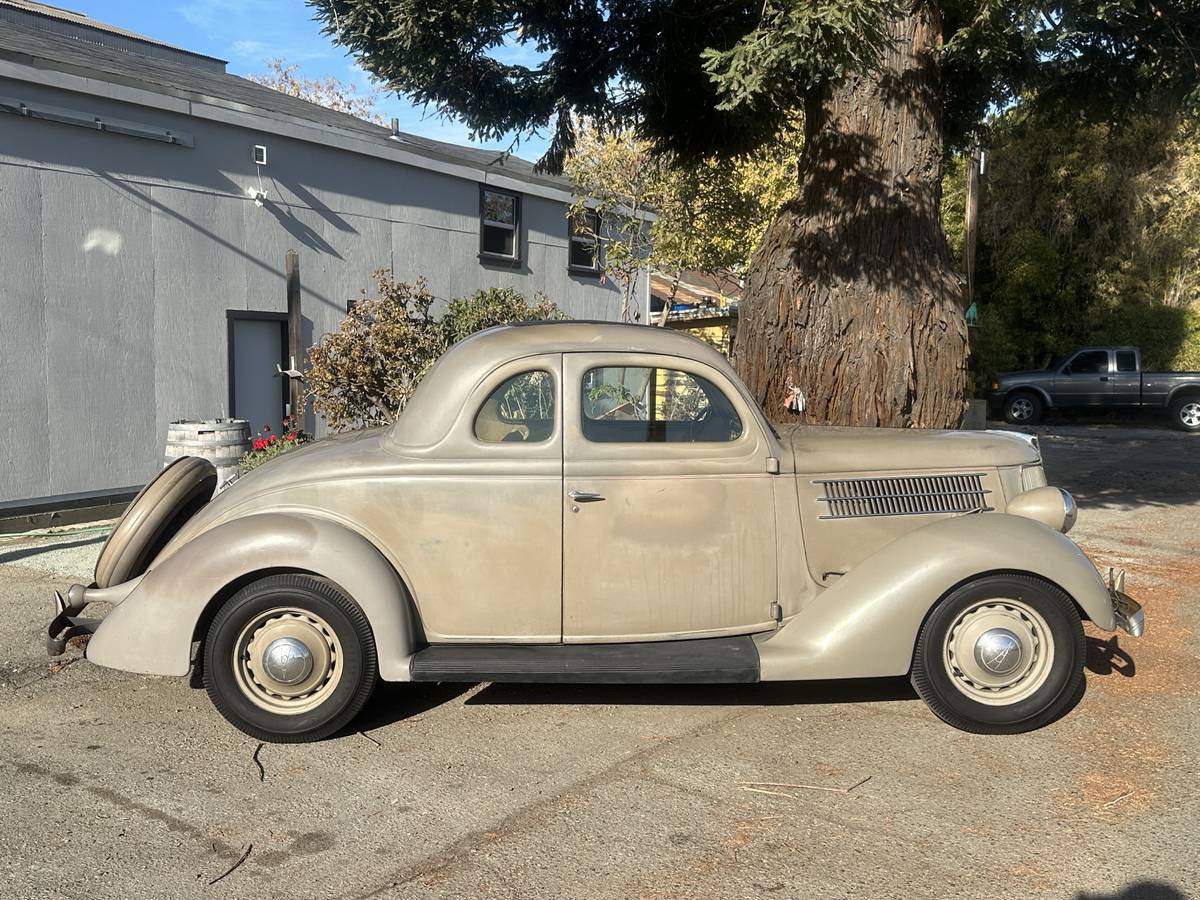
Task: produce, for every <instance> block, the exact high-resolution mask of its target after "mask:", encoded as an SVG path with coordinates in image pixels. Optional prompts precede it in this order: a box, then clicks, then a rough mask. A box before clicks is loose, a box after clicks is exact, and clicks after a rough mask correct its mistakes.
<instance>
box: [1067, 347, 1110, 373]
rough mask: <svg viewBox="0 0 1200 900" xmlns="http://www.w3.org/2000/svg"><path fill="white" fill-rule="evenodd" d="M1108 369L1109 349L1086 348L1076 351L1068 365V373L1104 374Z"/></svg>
mask: <svg viewBox="0 0 1200 900" xmlns="http://www.w3.org/2000/svg"><path fill="white" fill-rule="evenodd" d="M1107 371H1108V351H1107V350H1085V351H1084V352H1083V353H1076V354H1075V357H1074V358H1073V359H1072V360H1071V363H1070V365H1068V366H1067V370H1066V374H1068V375H1103V374H1104V373H1105V372H1107Z"/></svg>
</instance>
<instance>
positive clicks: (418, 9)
mask: <svg viewBox="0 0 1200 900" xmlns="http://www.w3.org/2000/svg"><path fill="white" fill-rule="evenodd" d="M309 3H310V5H312V6H313V7H314V9H315V10H316V14H317V18H318V19H319V20H320V21H321V22H323V23H324V26H325V30H326V32H327V33H328V34H330V35H331V36H332V37H333V38H334V40H336V41H337V42H338V43H340V44H342V45H343V46H345V47H347V48H348V49H349V50H350V52H351V53H352V54H353V55H354V56H355V57H356V58H357V60H358V61H359V62H360V64H362V65H363V67H364V68H365V69H366V70H367V71H368V72H370V73H371V74H372V75H373V76H374V77H375V78H376V79H378V80H379V81H381V82H383V83H385V84H388V85H389V86H390V87H391V88H392V89H394V90H397V91H401V92H403V93H405V94H407V95H409V96H410V97H412V98H413V99H415V100H416V101H417V102H418V103H423V104H428V105H431V106H433V107H434V108H435V109H437V110H438V111H439V112H441V113H444V114H447V115H453V116H456V117H458V118H460V119H461V120H462V121H464V122H465V123H466V124H467V126H468V127H469V128H470V129H471V130H472V131H473V132H474V133H475V134H477V135H479V136H481V137H485V138H500V137H502V136H504V135H507V134H510V133H513V132H515V133H517V134H518V135H520V134H525V133H528V132H530V131H533V130H544V129H547V128H551V127H552V141H551V148H550V151H549V153H548V154H547V156H546V157H545V158H544V160H543V163H544V164H545V165H546V166H547V167H548V168H549V169H551V170H557V169H558V167H559V166H561V164H562V162H563V160H564V159H565V157H566V155H567V153H568V152H569V151H570V150H571V148H572V146H573V144H574V140H575V131H574V123H575V121H576V117H584V118H586V119H588V120H590V121H592V122H595V123H598V124H600V125H602V126H604V127H605V128H606V129H610V130H621V129H623V128H635V129H637V130H638V133H639V135H640V136H641V137H643V138H646V139H648V140H650V141H651V142H652V143H653V145H654V147H655V149H656V150H670V151H672V152H675V153H677V154H679V155H681V156H683V157H685V158H688V159H702V158H705V157H707V156H710V155H712V154H713V153H718V154H722V155H725V154H732V153H739V152H744V151H746V150H749V149H752V148H754V147H758V146H761V145H763V144H765V143H768V142H770V141H771V140H772V139H773V138H774V137H775V136H776V135H777V134H778V133H779V131H780V129H781V127H783V126H784V125H786V124H788V123H794V122H795V121H796V117H797V113H798V111H799V110H800V109H802V108H803V105H804V103H805V102H806V101H809V100H812V99H814V98H818V97H819V96H820V94H821V92H822V91H823V90H824V89H825V88H826V87H827V86H828V85H829V84H831V83H832V82H835V81H837V80H838V79H839V78H840V77H841V76H842V75H843V74H844V73H845V72H846V71H847V70H849V69H855V70H864V69H869V68H870V67H871V65H872V62H873V60H874V59H875V58H876V54H877V53H878V52H879V50H880V48H881V47H883V46H884V45H885V43H886V38H885V34H886V29H887V23H888V19H889V17H894V16H898V15H907V14H908V12H909V10H910V9H911V8H912V7H911V6H910V5H909V4H906V3H901V2H899V0H811V2H803V3H800V2H792V0H765V2H760V3H711V2H703V0H682V2H681V0H640V2H637V3H630V2H620V0H597V2H591V3H589V2H578V3H544V2H541V0H466V2H460V3H445V2H443V0H309ZM939 6H940V11H941V16H940V21H941V23H942V37H943V39H944V42H945V43H944V48H943V50H942V53H941V54H940V58H939V60H938V62H939V64H940V67H941V76H942V77H941V82H942V86H943V90H944V92H945V100H946V104H945V121H946V126H947V134H948V136H949V139H950V142H951V144H952V145H957V143H958V142H959V141H960V140H961V139H963V138H964V137H966V136H967V135H968V134H969V133H970V132H972V131H973V130H974V129H976V128H977V127H979V125H980V123H981V122H982V121H983V118H984V115H985V113H986V111H987V110H988V109H992V108H995V107H996V106H1001V107H1003V106H1005V105H1007V104H1009V103H1010V102H1011V101H1013V100H1014V99H1015V98H1017V97H1019V96H1020V95H1021V94H1022V93H1024V92H1027V91H1031V90H1036V91H1037V92H1039V93H1040V94H1041V95H1042V96H1043V97H1044V98H1045V99H1046V100H1047V102H1050V101H1053V102H1055V103H1059V104H1061V105H1062V108H1063V110H1064V112H1066V113H1068V114H1074V113H1075V112H1077V111H1078V110H1079V109H1085V110H1087V111H1089V112H1090V113H1091V114H1092V118H1093V119H1094V120H1095V121H1101V122H1103V121H1111V120H1112V119H1113V118H1114V117H1120V118H1123V117H1124V116H1125V115H1126V114H1127V112H1128V111H1130V110H1141V111H1146V110H1148V109H1150V108H1151V107H1154V108H1171V107H1173V106H1175V105H1177V104H1178V103H1179V102H1180V101H1181V99H1182V98H1185V97H1191V98H1192V100H1193V101H1195V100H1196V99H1197V84H1198V83H1200V66H1198V65H1197V63H1196V50H1195V48H1196V47H1197V46H1200V16H1198V15H1196V10H1195V0H1153V2H1144V0H1101V2H1097V0H1055V2H1039V0H942V2H941V3H940V4H939ZM514 47H515V48H517V49H518V50H520V51H524V52H523V53H521V54H519V55H517V58H518V59H520V58H524V59H526V60H528V59H530V58H532V59H534V60H536V62H531V63H528V64H525V63H522V62H514V61H512V60H513V59H514V54H513V53H512V52H511V51H512V49H513V48H514ZM501 51H508V52H501ZM898 89H899V90H904V89H905V88H904V87H903V86H898Z"/></svg>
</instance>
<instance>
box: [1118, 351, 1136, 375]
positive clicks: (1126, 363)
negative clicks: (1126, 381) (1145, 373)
mask: <svg viewBox="0 0 1200 900" xmlns="http://www.w3.org/2000/svg"><path fill="white" fill-rule="evenodd" d="M1137 370H1138V367H1137V354H1136V353H1134V352H1133V351H1132V350H1118V351H1117V371H1118V372H1136V371H1137Z"/></svg>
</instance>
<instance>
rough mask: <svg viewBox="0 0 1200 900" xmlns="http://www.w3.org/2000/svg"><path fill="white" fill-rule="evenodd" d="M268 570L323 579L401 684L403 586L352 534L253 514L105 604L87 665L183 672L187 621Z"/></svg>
mask: <svg viewBox="0 0 1200 900" xmlns="http://www.w3.org/2000/svg"><path fill="white" fill-rule="evenodd" d="M270 569H299V570H303V571H306V572H312V573H313V574H316V575H320V576H321V577H323V578H328V579H329V580H330V581H332V582H334V583H335V584H337V585H338V587H340V588H341V589H342V590H343V591H345V592H346V593H347V594H348V595H349V596H350V597H352V598H353V599H354V600H355V602H357V603H358V605H359V606H361V607H362V610H363V612H364V613H366V616H367V620H368V621H369V622H370V623H371V631H372V632H373V634H374V636H375V649H376V653H377V655H378V658H379V674H380V676H381V677H382V678H383V679H385V680H387V681H407V680H408V679H409V675H408V662H409V659H410V658H411V656H412V653H413V634H414V627H413V620H412V613H411V607H410V605H409V603H408V599H407V595H406V592H405V590H404V586H403V584H402V583H401V581H400V579H399V577H398V576H397V575H396V572H395V570H394V569H393V568H392V567H391V565H390V564H389V563H388V561H387V560H386V559H384V557H383V556H382V554H380V552H379V551H378V550H377V549H376V548H375V547H374V546H373V545H372V544H371V543H370V541H368V540H367V539H366V538H364V537H362V536H361V535H359V534H357V533H355V532H353V531H351V530H349V529H348V528H345V527H344V526H342V525H339V524H338V523H336V522H332V521H329V520H326V519H320V518H317V517H313V516H305V515H298V514H295V513H262V514H259V515H251V516H245V517H242V518H238V519H234V520H232V521H229V522H226V523H225V524H223V525H218V526H217V527H215V528H213V529H211V530H209V531H206V532H204V533H203V534H201V535H199V536H197V537H195V538H193V539H192V540H190V541H188V542H187V543H185V544H184V545H183V546H181V547H179V548H178V549H176V550H175V551H174V552H172V553H171V555H170V556H168V557H167V558H165V559H162V560H160V561H158V562H157V563H156V564H155V565H154V568H152V569H151V570H150V571H149V572H147V573H146V574H145V575H144V576H142V577H141V579H140V581H139V582H138V583H137V585H136V586H135V587H134V588H133V590H132V591H130V592H129V595H128V596H127V597H126V598H125V599H124V600H123V601H122V602H121V603H119V604H118V605H117V606H116V607H114V608H113V610H112V612H110V613H109V614H108V615H107V616H106V617H105V618H104V621H103V622H102V623H101V625H100V627H99V628H98V629H97V631H96V633H95V635H94V636H93V637H92V639H91V641H90V643H89V644H88V648H87V656H88V659H90V660H92V661H93V662H95V663H97V664H99V665H102V666H109V667H110V668H114V669H125V670H127V671H130V672H141V673H145V674H149V675H186V674H187V672H188V669H189V667H190V665H191V649H192V638H193V635H194V634H195V630H196V625H197V623H198V622H199V621H200V618H201V616H202V615H203V614H204V611H205V609H206V608H207V606H208V604H209V602H210V601H212V599H213V598H214V597H216V596H217V595H218V594H220V592H221V591H222V590H223V589H224V588H225V587H226V586H228V585H230V584H232V583H233V582H235V581H237V580H239V579H241V578H244V577H245V576H248V575H252V574H253V573H255V572H261V571H265V570H270Z"/></svg>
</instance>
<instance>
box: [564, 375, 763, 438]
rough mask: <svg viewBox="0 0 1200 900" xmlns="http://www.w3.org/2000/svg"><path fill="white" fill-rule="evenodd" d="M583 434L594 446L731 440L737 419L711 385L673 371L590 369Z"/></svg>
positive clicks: (739, 425)
mask: <svg viewBox="0 0 1200 900" xmlns="http://www.w3.org/2000/svg"><path fill="white" fill-rule="evenodd" d="M581 400H582V409H583V434H584V437H586V438H587V439H588V440H589V441H595V442H598V443H649V442H654V443H660V442H671V443H688V442H696V441H734V440H737V439H738V438H739V437H741V434H742V420H741V418H740V417H739V416H738V414H737V411H736V410H735V409H734V408H733V404H732V403H730V402H729V398H727V397H726V396H725V395H724V394H723V393H722V392H721V391H720V390H719V389H718V388H717V387H716V386H715V385H714V384H713V383H712V382H710V381H708V380H707V379H704V378H701V377H700V376H699V375H692V374H690V373H688V372H680V371H678V370H677V369H656V368H649V367H626V366H619V367H618V366H611V367H606V368H602V369H589V370H588V371H587V372H586V373H585V374H584V376H583V384H582V397H581Z"/></svg>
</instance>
